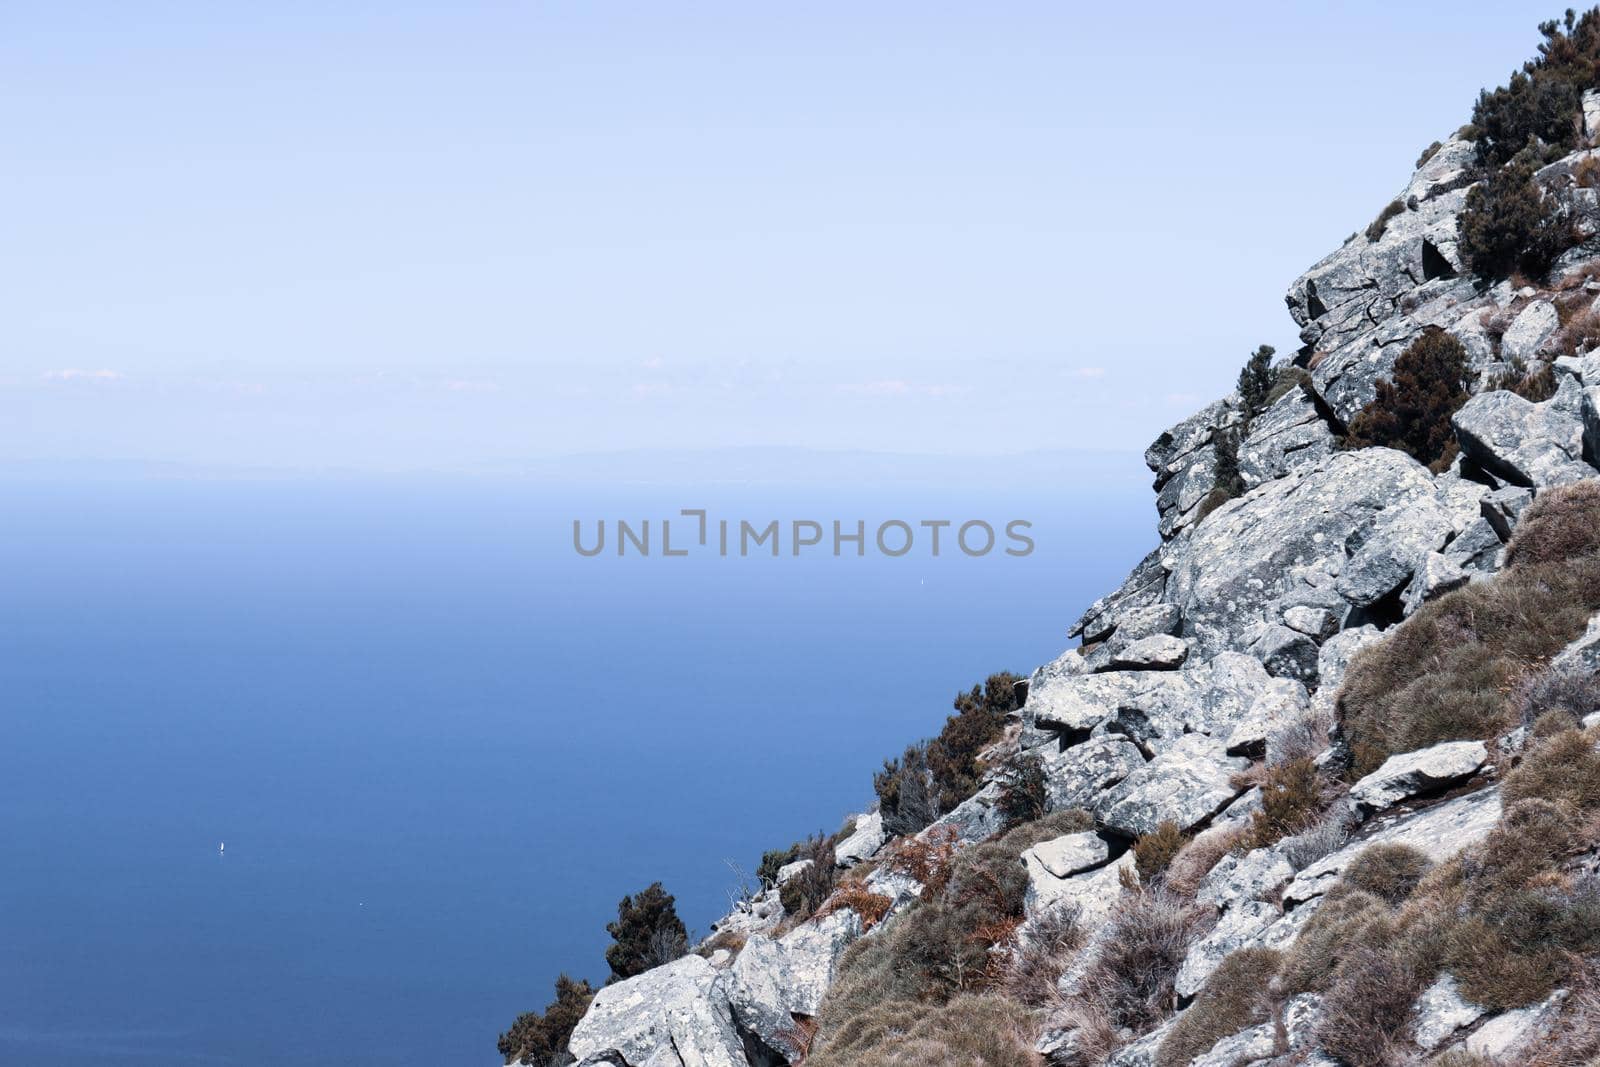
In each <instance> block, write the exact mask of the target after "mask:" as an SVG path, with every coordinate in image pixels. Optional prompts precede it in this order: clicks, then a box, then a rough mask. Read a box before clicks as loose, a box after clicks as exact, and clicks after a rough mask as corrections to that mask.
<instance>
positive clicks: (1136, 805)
mask: <svg viewBox="0 0 1600 1067" xmlns="http://www.w3.org/2000/svg"><path fill="white" fill-rule="evenodd" d="M1249 765H1250V762H1249V761H1248V760H1243V759H1236V758H1234V757H1231V756H1229V755H1228V754H1227V749H1226V746H1225V745H1224V744H1223V742H1221V741H1219V740H1217V739H1215V738H1211V737H1207V736H1205V735H1204V734H1189V735H1187V736H1184V737H1181V738H1179V739H1178V740H1177V741H1176V742H1174V743H1173V744H1172V745H1171V746H1170V747H1169V748H1167V749H1166V750H1165V751H1164V752H1161V753H1160V754H1158V755H1157V756H1156V758H1155V759H1153V760H1151V761H1150V762H1149V763H1147V764H1145V765H1144V766H1143V767H1140V768H1139V769H1138V770H1136V771H1134V772H1133V773H1132V774H1130V775H1129V776H1128V777H1127V778H1125V779H1123V781H1122V782H1121V783H1120V784H1118V785H1116V786H1115V787H1113V788H1112V789H1111V790H1109V791H1108V792H1106V793H1104V794H1102V795H1101V797H1100V799H1099V801H1098V803H1096V805H1095V814H1096V815H1097V817H1098V818H1099V820H1100V822H1101V823H1102V825H1104V826H1105V827H1106V828H1107V829H1109V830H1111V831H1112V832H1114V833H1117V834H1120V835H1122V836H1124V837H1138V836H1140V835H1143V834H1148V833H1150V832H1151V831H1152V830H1154V829H1155V828H1156V826H1157V824H1159V823H1161V822H1165V821H1169V820H1170V821H1171V822H1174V823H1176V824H1177V825H1178V828H1179V829H1180V830H1188V829H1190V828H1192V827H1194V826H1197V825H1198V824H1200V823H1202V822H1205V821H1206V820H1207V819H1209V818H1211V816H1213V815H1215V814H1216V813H1217V812H1219V811H1221V810H1222V809H1223V808H1224V807H1226V806H1227V804H1228V802H1229V801H1231V800H1233V798H1234V797H1236V796H1238V795H1239V793H1240V792H1241V790H1239V789H1236V788H1235V787H1234V786H1233V784H1232V782H1231V779H1232V778H1233V776H1234V775H1236V774H1238V773H1239V772H1241V771H1243V770H1244V769H1245V768H1247V767H1248V766H1249Z"/></svg>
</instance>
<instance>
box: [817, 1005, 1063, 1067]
mask: <svg viewBox="0 0 1600 1067" xmlns="http://www.w3.org/2000/svg"><path fill="white" fill-rule="evenodd" d="M1036 1032H1037V1025H1036V1024H1035V1022H1034V1020H1033V1017H1032V1015H1031V1014H1030V1013H1029V1012H1028V1011H1027V1009H1025V1008H1023V1007H1021V1006H1020V1005H1017V1004H1013V1003H1012V1002H1010V1001H1008V1000H1006V999H1005V998H1003V997H999V996H994V995H982V996H971V995H969V996H960V997H957V998H955V999H954V1000H952V1001H950V1002H949V1003H948V1004H926V1003H918V1002H915V1001H891V1002H886V1003H883V1004H881V1005H879V1006H878V1007H877V1008H876V1009H875V1010H874V1011H872V1012H871V1013H869V1014H865V1015H862V1016H860V1017H858V1018H856V1019H854V1020H852V1021H851V1025H850V1027H849V1029H848V1030H846V1031H843V1032H841V1033H839V1034H838V1035H837V1036H835V1037H833V1038H832V1039H829V1040H827V1041H825V1042H820V1043H819V1044H820V1047H819V1048H818V1049H817V1051H815V1052H814V1053H813V1054H812V1055H811V1056H810V1057H808V1058H807V1059H806V1061H805V1062H806V1064H807V1067H926V1065H929V1064H948V1065H950V1067H966V1065H972V1067H1034V1065H1036V1064H1037V1063H1038V1057H1037V1056H1036V1055H1035V1054H1034V1051H1033V1045H1034V1041H1035V1038H1036Z"/></svg>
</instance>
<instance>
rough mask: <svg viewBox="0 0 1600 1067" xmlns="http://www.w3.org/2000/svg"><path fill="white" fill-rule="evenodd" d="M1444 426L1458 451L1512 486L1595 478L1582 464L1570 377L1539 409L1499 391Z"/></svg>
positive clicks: (1578, 393)
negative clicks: (1451, 428)
mask: <svg viewBox="0 0 1600 1067" xmlns="http://www.w3.org/2000/svg"><path fill="white" fill-rule="evenodd" d="M1450 421H1451V424H1452V425H1453V426H1454V427H1455V431H1456V438H1457V439H1458V440H1459V441H1460V442H1461V450H1462V451H1463V452H1464V453H1466V455H1467V456H1468V457H1469V458H1471V459H1472V460H1473V462H1475V463H1477V464H1478V465H1479V466H1481V467H1483V468H1484V469H1485V470H1487V471H1489V472H1490V473H1491V474H1494V475H1496V476H1498V477H1500V478H1503V479H1505V480H1506V481H1508V482H1510V483H1512V484H1513V485H1520V486H1534V487H1537V488H1541V489H1542V488H1545V487H1547V486H1552V485H1566V484H1568V483H1570V482H1575V481H1580V480H1582V479H1584V478H1592V477H1594V476H1595V474H1596V471H1595V468H1593V467H1591V466H1589V464H1588V463H1586V462H1585V461H1584V458H1583V435H1584V422H1583V389H1582V387H1581V386H1579V385H1578V383H1577V382H1576V381H1575V380H1573V379H1572V378H1570V377H1563V378H1562V379H1561V383H1560V387H1559V388H1558V389H1557V391H1556V395H1555V396H1553V397H1551V398H1550V399H1549V400H1546V401H1544V402H1543V403H1539V404H1534V403H1531V402H1530V401H1527V400H1524V399H1523V398H1522V397H1520V396H1518V395H1517V394H1515V393H1512V392H1507V391H1505V390H1495V391H1492V392H1487V393H1479V394H1478V395H1477V396H1475V397H1473V398H1472V399H1471V400H1468V401H1467V402H1466V403H1465V404H1464V405H1462V407H1461V410H1460V411H1457V412H1456V413H1455V415H1454V416H1453V417H1452V418H1451V420H1450ZM1491 521H1493V520H1492V519H1491Z"/></svg>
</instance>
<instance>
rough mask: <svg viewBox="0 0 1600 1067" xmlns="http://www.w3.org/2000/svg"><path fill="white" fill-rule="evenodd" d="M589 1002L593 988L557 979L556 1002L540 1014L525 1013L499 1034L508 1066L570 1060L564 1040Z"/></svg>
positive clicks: (586, 1008) (592, 996) (537, 1066)
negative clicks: (508, 1028) (511, 1064)
mask: <svg viewBox="0 0 1600 1067" xmlns="http://www.w3.org/2000/svg"><path fill="white" fill-rule="evenodd" d="M592 1000H594V988H593V987H592V986H590V985H589V983H588V982H584V981H574V980H573V979H571V978H568V977H567V976H566V975H564V974H563V975H562V976H561V977H559V978H557V979H556V999H555V1000H552V1001H551V1002H550V1003H549V1005H547V1006H546V1007H545V1009H544V1011H543V1012H537V1011H529V1012H524V1013H523V1014H521V1015H519V1016H517V1018H516V1021H515V1022H513V1023H512V1024H511V1029H510V1030H508V1031H506V1032H505V1033H503V1034H501V1035H500V1044H499V1047H500V1055H502V1056H504V1057H505V1061H506V1062H507V1063H514V1062H516V1061H518V1060H521V1061H522V1062H523V1063H528V1064H534V1065H536V1067H544V1065H545V1064H556V1063H563V1062H568V1061H570V1059H571V1057H570V1056H569V1055H568V1054H567V1041H568V1040H569V1039H571V1037H572V1031H573V1030H574V1029H575V1028H576V1027H577V1025H578V1023H579V1021H580V1020H582V1018H583V1015H584V1012H586V1011H588V1010H589V1002H590V1001H592Z"/></svg>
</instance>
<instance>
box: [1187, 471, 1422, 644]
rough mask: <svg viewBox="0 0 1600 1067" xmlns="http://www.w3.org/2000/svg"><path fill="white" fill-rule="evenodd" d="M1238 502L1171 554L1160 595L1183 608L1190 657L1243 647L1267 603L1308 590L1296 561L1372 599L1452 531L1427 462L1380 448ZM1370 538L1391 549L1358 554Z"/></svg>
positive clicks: (1405, 577)
mask: <svg viewBox="0 0 1600 1067" xmlns="http://www.w3.org/2000/svg"><path fill="white" fill-rule="evenodd" d="M1242 503H1243V504H1244V505H1245V506H1243V507H1239V508H1236V509H1232V510H1230V509H1223V510H1222V511H1218V512H1217V513H1215V514H1213V515H1212V516H1210V517H1209V518H1208V519H1207V520H1206V521H1205V522H1204V523H1202V524H1201V525H1200V526H1199V527H1197V528H1196V529H1195V530H1194V531H1193V533H1192V534H1191V536H1190V537H1189V539H1188V540H1187V542H1186V543H1185V544H1184V545H1183V547H1182V548H1181V550H1179V551H1176V552H1175V553H1174V558H1173V559H1172V560H1171V565H1172V574H1171V577H1170V578H1169V579H1168V581H1167V588H1166V591H1165V593H1164V599H1165V600H1167V601H1168V602H1170V603H1173V604H1176V605H1177V606H1178V609H1179V611H1180V612H1181V613H1182V615H1183V620H1184V629H1183V632H1184V636H1186V637H1189V638H1191V639H1192V641H1193V643H1194V650H1193V651H1192V652H1191V655H1198V656H1201V657H1204V656H1209V655H1214V654H1215V653H1217V652H1221V651H1224V650H1227V649H1230V648H1231V649H1234V650H1236V651H1241V650H1243V640H1244V637H1245V635H1246V634H1247V632H1248V631H1249V629H1250V624H1251V623H1252V622H1256V621H1266V620H1268V619H1269V618H1271V617H1273V616H1272V613H1271V612H1270V610H1269V609H1270V608H1271V606H1272V605H1273V603H1274V602H1275V601H1277V600H1278V599H1279V598H1281V597H1284V596H1285V595H1287V594H1294V593H1300V592H1304V591H1306V590H1307V589H1310V588H1314V587H1311V586H1310V584H1309V582H1308V580H1307V579H1306V578H1304V577H1302V576H1301V575H1300V574H1297V568H1300V569H1304V568H1308V567H1309V566H1311V565H1315V567H1314V569H1315V570H1320V571H1321V572H1323V573H1334V574H1338V575H1339V576H1340V581H1339V584H1338V587H1337V591H1338V592H1339V593H1340V594H1341V595H1343V596H1345V597H1346V598H1347V599H1348V600H1350V602H1352V603H1370V602H1371V600H1372V599H1375V598H1376V597H1378V596H1381V595H1383V593H1386V592H1388V591H1390V590H1392V589H1395V588H1398V587H1399V586H1401V585H1403V584H1404V583H1405V582H1407V581H1409V580H1410V577H1411V573H1412V571H1413V570H1414V569H1415V567H1416V566H1417V565H1419V564H1420V563H1421V562H1422V558H1423V557H1424V556H1425V555H1426V554H1427V553H1428V552H1430V551H1433V550H1434V549H1437V548H1439V547H1440V546H1442V545H1443V544H1444V542H1445V539H1446V537H1448V536H1449V535H1450V534H1451V533H1453V532H1454V524H1453V522H1452V516H1451V512H1450V509H1449V508H1448V506H1447V502H1446V499H1445V497H1444V494H1443V493H1442V492H1441V491H1440V490H1439V488H1438V487H1437V486H1435V485H1434V481H1433V478H1432V476H1431V475H1430V474H1429V473H1428V471H1427V469H1426V468H1425V467H1423V466H1422V465H1421V464H1420V463H1417V462H1416V461H1415V460H1413V459H1412V458H1410V457H1409V456H1407V455H1405V454H1403V453H1401V452H1396V451H1393V450H1391V449H1385V448H1370V449H1363V450H1361V451H1358V452H1340V453H1336V454H1334V455H1332V456H1329V457H1328V458H1327V459H1325V460H1323V461H1322V462H1320V463H1318V464H1316V465H1315V466H1312V467H1309V468H1307V469H1305V470H1301V471H1297V472H1295V473H1293V474H1290V475H1288V476H1286V477H1284V478H1280V479H1278V480H1276V481H1273V482H1269V483H1267V484H1266V485H1264V486H1262V487H1261V488H1259V489H1256V490H1254V491H1253V492H1252V493H1250V494H1249V495H1248V496H1246V497H1244V498H1243V502H1242ZM1369 541H1373V542H1375V543H1376V544H1380V545H1382V546H1384V547H1383V549H1382V551H1384V552H1391V553H1394V554H1393V555H1380V554H1379V552H1380V549H1378V548H1374V549H1371V550H1369V551H1368V552H1367V553H1365V554H1363V553H1362V551H1361V550H1362V548H1363V547H1364V546H1365V545H1366V544H1367V543H1368V542H1369ZM1352 557H1354V559H1352ZM1347 560H1350V561H1351V571H1352V575H1351V577H1349V578H1348V579H1346V578H1345V577H1344V573H1343V572H1344V571H1345V569H1346V565H1347ZM1385 587H1387V588H1385ZM1378 590H1382V591H1383V593H1380V592H1378Z"/></svg>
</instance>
